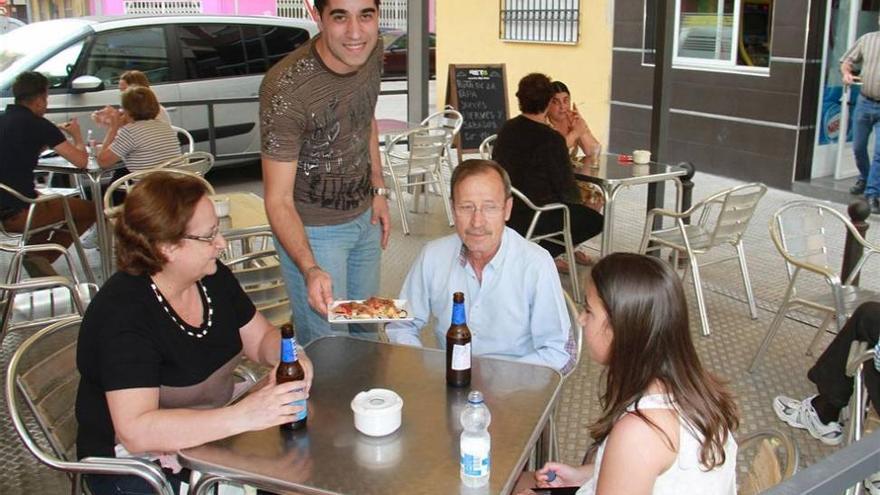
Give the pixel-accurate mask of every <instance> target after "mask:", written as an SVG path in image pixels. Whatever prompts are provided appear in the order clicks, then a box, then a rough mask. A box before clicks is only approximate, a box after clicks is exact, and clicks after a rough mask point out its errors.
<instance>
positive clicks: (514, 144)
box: [492, 115, 602, 256]
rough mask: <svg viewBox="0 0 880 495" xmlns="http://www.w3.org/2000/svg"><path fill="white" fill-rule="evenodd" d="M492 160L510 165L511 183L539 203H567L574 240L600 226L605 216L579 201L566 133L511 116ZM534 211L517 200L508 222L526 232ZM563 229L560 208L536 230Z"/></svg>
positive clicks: (552, 247)
mask: <svg viewBox="0 0 880 495" xmlns="http://www.w3.org/2000/svg"><path fill="white" fill-rule="evenodd" d="M492 159H493V160H495V161H496V162H498V163H499V164H501V166H502V167H504V169H505V170H507V173H508V175H510V183H511V184H512V185H513V187H515V188H517V189H519V191H520V192H522V193H523V194H525V195H526V197H527V198H529V199H530V200H531V201H532V202H533V203H535V204H536V205H538V206H542V205H546V204H548V203H564V204H566V205H568V207H569V210H570V212H571V217H572V218H571V227H572V240H573V241H574V244H575V245H577V244H579V243H581V242H583V241H585V240H587V239H589V238H591V237H593V236H595V235H596V234H598V233H599V232H601V231H602V215H600V214H599V213H597V212H595V211H593V210H592V209H590V208H587V207H586V206H584V205H583V204H581V199H580V198H581V197H580V191H579V190H578V187H577V183H576V182H575V178H574V172H573V171H572V166H571V159H570V158H569V155H568V148H567V147H566V145H565V138H564V137H562V135H561V134H559V133H558V132H556V130H554V129H553V128H552V127H550V126H548V125H546V124H543V123H540V122H535V121H534V120H531V119H529V118H527V117H525V116H522V115H520V116H518V117H514V118H512V119H510V120H508V121H507V122H505V123H504V125H503V126H502V127H501V131H499V133H498V138H497V139H496V141H495V147H494V148H493V150H492ZM533 215H534V212H533V211H532V210H530V209H529V208H528V207H527V206H526V205H525V203H523V202H521V201H519V200H516V199H514V201H513V212H512V213H511V216H510V221H509V222H508V225H509V226H510V227H511V228H512V229H514V230H516V231H517V232H519V233H520V234H521V235H525V234H526V230H527V229H528V226H529V223H530V222H531V220H532V216H533ZM561 228H562V215H561V214H560V213H558V212H554V213H551V214H546V213H545V214H543V215H542V216H541V221H540V223H539V224H538V227H537V228H536V229H535V233H536V234H540V233H545V232H553V231H557V230H559V229H561ZM541 246H542V247H544V248H545V249H546V250H547V251H549V252H550V254H551V255H553V256H557V255H559V254H560V253H562V252H563V251H564V248H563V247H562V246H559V245H556V244H553V243H548V242H542V243H541Z"/></svg>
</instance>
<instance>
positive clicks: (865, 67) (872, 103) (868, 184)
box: [840, 31, 880, 214]
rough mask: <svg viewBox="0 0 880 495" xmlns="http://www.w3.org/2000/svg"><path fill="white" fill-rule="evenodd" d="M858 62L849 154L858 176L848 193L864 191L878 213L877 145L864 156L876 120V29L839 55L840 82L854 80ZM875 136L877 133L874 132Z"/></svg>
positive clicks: (879, 75) (879, 112)
mask: <svg viewBox="0 0 880 495" xmlns="http://www.w3.org/2000/svg"><path fill="white" fill-rule="evenodd" d="M856 64H861V69H862V70H861V81H862V89H861V91H860V92H859V98H858V100H857V101H856V108H855V111H854V112H853V117H852V126H853V154H854V155H855V158H856V166H857V167H858V169H859V179H858V181H856V184H855V185H854V186H852V187H851V188H850V190H849V191H850V192H851V193H852V194H864V195H865V199H866V200H867V201H868V204H869V205H870V206H871V213H875V214H878V213H880V148H878V147H877V145H875V146H874V151H873V153H872V156H871V157H869V156H868V138H869V137H870V136H871V131H872V130H873V129H875V128H876V126H877V124H880V31H874V32H871V33H868V34H866V35H864V36H862V37H861V38H859V39H858V40H856V43H855V44H854V45H853V46H852V48H850V49H849V50H848V51H847V52H846V53H844V54H843V57H841V58H840V73H841V75H842V76H843V84H845V85H847V86H848V85H850V84H853V83H854V82H855V81H856V76H855V75H854V74H853V66H854V65H856ZM874 138H875V139H876V138H877V136H876V135H875V136H874Z"/></svg>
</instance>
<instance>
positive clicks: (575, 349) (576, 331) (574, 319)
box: [539, 291, 584, 467]
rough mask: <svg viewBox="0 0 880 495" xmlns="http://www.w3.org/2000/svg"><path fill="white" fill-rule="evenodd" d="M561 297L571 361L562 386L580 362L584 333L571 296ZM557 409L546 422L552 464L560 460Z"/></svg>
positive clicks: (564, 295)
mask: <svg viewBox="0 0 880 495" xmlns="http://www.w3.org/2000/svg"><path fill="white" fill-rule="evenodd" d="M562 295H563V297H565V306H566V308H567V309H568V317H569V320H570V322H571V329H570V335H569V340H568V343H567V344H566V346H565V348H566V350H567V351H569V353H570V354H571V359H570V360H569V362H568V364H566V366H565V368H563V369H562V371H561V373H562V381H563V384H564V383H565V381H566V380H568V377H570V376H571V375H573V374H574V372H575V371H576V370H577V367H578V365H579V364H580V362H581V355H582V354H583V348H584V332H583V329H582V328H581V325H580V323H579V322H578V315H579V314H580V312H581V310H580V308H579V307H578V305H577V304H575V302H574V300H573V299H572V298H571V296H569V295H568V292H565V291H562ZM558 408H559V403H558V402H557V403H554V404H553V409H552V410H551V411H550V419H549V420H548V421H547V425H548V428H549V429H550V439H549V442H548V443H549V445H548V449H549V455H548V460H549V461H554V462H556V461H559V458H560V456H559V433H558V432H557V430H556V414H557V410H558ZM539 467H540V466H539Z"/></svg>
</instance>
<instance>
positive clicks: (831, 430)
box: [773, 395, 843, 445]
mask: <svg viewBox="0 0 880 495" xmlns="http://www.w3.org/2000/svg"><path fill="white" fill-rule="evenodd" d="M813 397H815V395H814V396H812V397H807V398H806V399H804V400H801V401H799V400H795V399H792V398H790V397H786V396H784V395H780V396H778V397H776V398H775V399H773V411H775V412H776V416H778V417H779V419H781V420H782V421H785V422H786V423H788V425H789V426H792V427H794V428H801V429H804V430H807V431H808V432H810V435H812V436H813V438H815V439H817V440H819V441H820V442H822V443H824V444H825V445H840V442H842V441H843V428H841V426H840V423H838V422H837V421H832V422H830V423H828V424H825V423H823V422H822V421H821V420H820V419H819V415H818V414H817V413H816V410H815V409H813V404H811V403H810V401H811V400H813Z"/></svg>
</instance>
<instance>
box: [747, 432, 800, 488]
mask: <svg viewBox="0 0 880 495" xmlns="http://www.w3.org/2000/svg"><path fill="white" fill-rule="evenodd" d="M738 444H739V445H738V447H739V451H738V455H737V457H738V458H739V459H738V461H740V460H741V461H740V462H737V468H738V470H739V472H738V473H737V479H738V480H739V489H738V490H737V493H738V494H739V495H756V494H758V493H761V492H763V491H764V490H767V489H768V488H770V487H772V486H774V485H778V484H779V483H781V482H783V481H785V480H786V479H788V478H791V477H792V476H793V475H794V473H796V472H797V469H798V462H799V459H800V451H799V450H798V447H797V444H796V443H794V440H792V439H791V438H789V436H788V435H786V434H784V433H782V432H780V431H777V430H762V431H759V432H756V433H752V434H750V435H747V436H746V437H744V438H741V439H739V441H738Z"/></svg>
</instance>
